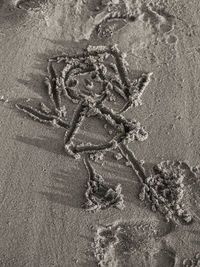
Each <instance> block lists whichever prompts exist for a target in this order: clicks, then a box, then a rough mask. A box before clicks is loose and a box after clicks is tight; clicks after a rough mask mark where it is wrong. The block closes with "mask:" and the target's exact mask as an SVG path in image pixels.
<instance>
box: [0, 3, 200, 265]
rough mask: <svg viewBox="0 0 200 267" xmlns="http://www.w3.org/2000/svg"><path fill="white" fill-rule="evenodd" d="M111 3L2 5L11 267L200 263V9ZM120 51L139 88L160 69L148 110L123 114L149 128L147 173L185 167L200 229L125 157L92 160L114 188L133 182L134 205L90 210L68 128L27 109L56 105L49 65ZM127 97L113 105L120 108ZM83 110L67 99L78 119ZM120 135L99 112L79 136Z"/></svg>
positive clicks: (4, 197) (1, 100)
mask: <svg viewBox="0 0 200 267" xmlns="http://www.w3.org/2000/svg"><path fill="white" fill-rule="evenodd" d="M102 2H103V3H101V1H95V4H94V2H93V1H89V0H88V1H81V0H78V1H64V0H62V1H52V2H51V1H39V0H38V1H36V0H35V1H31V0H30V1H14V0H12V1H11V0H10V1H0V43H1V49H0V59H1V65H0V79H1V83H0V86H1V89H0V90H1V93H0V111H1V118H0V123H1V131H0V134H1V135H0V147H1V153H0V164H1V165H0V167H1V175H0V176H1V179H0V209H1V219H0V235H1V239H0V266H13V267H14V266H16V267H18V266H19V267H21V266H42V267H43V266H44V267H46V266H70V267H71V266H80V267H81V266H83V267H84V266H87V267H90V266H91V267H93V266H98V263H99V265H100V266H153V267H154V266H155V267H158V266H159V267H162V266H163V267H165V266H166V267H171V266H175V267H177V266H198V265H197V264H198V255H196V254H197V253H198V252H199V251H200V247H199V246H200V244H199V224H200V223H199V216H200V209H199V174H198V168H193V167H195V166H198V164H199V158H200V156H199V151H200V145H199V101H198V100H199V97H200V96H199V78H198V77H199V75H198V74H199V71H200V69H199V68H200V67H199V57H200V54H199V51H200V49H199V42H200V40H199V26H200V21H199V8H200V6H199V3H198V2H197V1H194V0H193V1H190V2H188V1H186V0H177V1H171V0H168V1H161V0H153V1H147V0H146V1H144V0H140V1H139V0H136V1H128V0H127V1H114V0H113V1H102ZM115 44H117V47H118V49H119V50H120V51H121V52H122V53H125V54H124V56H125V55H126V61H127V63H128V66H127V71H128V77H129V79H130V81H134V80H137V79H139V78H140V77H141V75H142V73H153V74H152V75H151V79H150V82H149V84H148V86H147V87H146V88H145V90H144V92H143V94H142V95H141V101H142V105H138V106H133V107H131V108H130V109H129V110H127V111H126V112H124V113H123V116H124V118H125V119H132V120H133V119H136V121H139V122H140V123H141V125H142V126H144V127H145V130H146V131H147V132H148V138H147V139H146V140H144V141H142V142H140V141H137V140H136V141H133V142H130V143H129V144H128V148H129V149H130V151H132V152H133V153H134V155H135V157H136V159H137V160H138V163H141V161H144V164H143V167H144V169H145V171H146V172H147V176H148V175H151V174H153V173H152V171H153V166H154V165H157V164H159V163H160V162H162V161H167V160H169V161H170V162H174V161H180V162H185V164H183V165H184V168H185V169H186V174H185V176H184V180H183V184H184V196H183V202H184V205H185V208H186V209H187V211H188V212H190V214H191V216H192V218H193V220H192V223H186V222H183V221H178V222H174V221H171V220H169V221H167V220H166V217H165V216H164V215H163V213H162V212H159V210H157V211H153V210H152V205H151V204H152V203H151V200H150V201H149V200H148V199H146V200H144V201H143V202H141V200H140V199H139V194H140V192H141V187H142V184H141V181H140V179H138V172H137V171H138V170H136V172H135V171H134V170H133V169H134V168H132V167H131V164H130V163H129V162H128V163H127V161H128V160H127V158H126V157H124V156H123V157H122V158H121V157H120V156H119V155H118V156H119V159H117V158H118V156H117V158H116V155H117V153H119V152H120V151H115V150H113V151H112V150H110V151H108V152H106V153H105V155H104V158H103V159H101V156H100V159H99V160H96V161H95V160H92V159H91V165H92V167H93V168H94V169H95V171H96V172H97V173H98V174H100V175H101V176H102V177H103V179H104V181H105V182H106V186H108V185H109V188H111V189H112V190H116V186H117V184H120V185H121V188H122V192H119V193H120V194H123V200H124V202H123V203H124V206H125V207H124V208H123V209H122V210H120V209H118V208H116V207H113V206H112V205H110V204H109V205H108V206H106V208H105V209H104V208H102V209H101V208H99V209H98V210H97V211H93V212H89V211H88V210H87V209H85V206H84V204H85V203H86V195H85V194H86V192H91V191H87V189H88V188H90V187H88V182H90V181H91V180H89V178H88V170H87V168H85V164H84V160H83V156H81V159H78V160H76V159H75V158H74V157H73V156H70V155H69V154H68V153H66V150H65V148H64V145H65V144H64V135H65V134H66V133H65V132H66V129H64V128H63V127H57V126H56V125H54V126H52V125H48V124H44V123H40V122H38V121H35V120H33V119H32V118H31V117H30V116H29V115H28V114H26V113H24V112H22V111H20V110H19V109H17V108H16V104H18V105H19V104H21V105H25V106H32V107H34V108H35V107H37V108H38V109H39V108H40V106H38V105H39V103H40V102H43V103H44V104H45V105H47V106H48V107H49V106H50V107H52V106H51V104H50V100H49V95H48V90H47V85H46V84H45V82H44V81H45V77H47V76H49V74H48V71H47V65H48V59H49V58H51V57H54V56H59V55H66V54H67V55H69V56H74V55H77V54H80V53H82V52H83V51H84V49H86V48H87V47H88V45H92V46H100V45H102V46H106V47H109V46H112V45H115ZM111 100H112V99H111ZM114 102H115V101H114ZM116 102H117V103H113V102H112V101H108V103H107V102H106V104H107V105H108V106H111V107H112V108H113V107H114V109H116V110H117V108H119V107H121V104H120V103H119V102H118V101H116ZM118 105H119V106H118ZM122 106H123V105H122ZM76 108H77V105H76V104H75V103H71V102H70V101H69V102H67V105H66V111H67V114H66V123H69V124H70V123H71V121H72V118H73V114H74V111H75V110H76ZM54 122H55V121H54ZM110 131H111V132H110ZM114 134H115V132H114V130H113V128H112V127H111V126H106V128H105V122H102V120H99V119H96V117H90V118H89V119H88V120H85V121H84V123H83V124H82V125H81V127H80V129H79V132H78V134H77V136H75V138H77V142H79V143H81V142H85V143H87V142H91V143H92V144H102V143H104V142H108V140H110V139H111V138H112V137H113V136H114ZM75 141H76V140H75ZM133 165H134V166H133V167H135V166H136V164H133ZM138 166H139V165H138ZM89 185H91V184H89ZM104 188H105V187H104ZM106 188H107V187H106ZM115 192H117V191H115ZM92 193H94V191H92ZM104 193H105V192H104ZM104 193H103V198H105V196H106V194H104ZM95 194H96V191H95ZM120 194H119V195H120ZM95 196H99V195H98V194H97V195H95ZM117 196H118V195H117ZM101 197H102V195H101ZM112 197H113V195H112ZM115 197H116V195H115V194H114V199H115V200H116V198H115ZM104 200H105V199H104ZM106 200H109V201H108V202H109V203H110V198H107V199H106ZM112 200H113V198H112ZM106 203H107V202H106ZM101 204H102V203H101ZM104 204H105V202H104ZM168 204H169V203H168ZM140 226H141V227H140ZM143 228H144V229H145V230H144V231H145V233H146V236H143V234H142V233H141V232H142V231H143ZM102 240H103V241H102ZM119 241H120V242H119ZM144 243H145V246H143V244H144ZM105 244H106V245H105ZM101 246H104V248H103V249H101ZM136 264H137V265H136ZM192 264H193V265H192Z"/></svg>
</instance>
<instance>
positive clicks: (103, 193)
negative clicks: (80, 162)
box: [84, 154, 124, 211]
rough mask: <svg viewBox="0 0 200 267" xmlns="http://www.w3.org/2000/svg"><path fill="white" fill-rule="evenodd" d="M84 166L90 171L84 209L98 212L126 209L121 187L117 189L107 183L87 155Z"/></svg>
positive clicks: (118, 186) (117, 186)
mask: <svg viewBox="0 0 200 267" xmlns="http://www.w3.org/2000/svg"><path fill="white" fill-rule="evenodd" d="M84 164H85V166H86V169H87V171H88V183H87V190H86V192H85V197H86V203H85V204H84V207H85V208H86V209H87V210H89V211H97V210H100V209H105V208H108V207H110V206H113V207H117V208H118V209H123V208H124V196H123V194H122V188H121V185H120V184H118V185H116V186H115V187H112V186H110V185H109V184H108V183H106V182H105V181H104V179H103V177H102V176H101V175H99V174H98V173H96V171H95V169H94V168H93V167H92V165H91V163H90V161H89V157H88V155H87V154H85V157H84Z"/></svg>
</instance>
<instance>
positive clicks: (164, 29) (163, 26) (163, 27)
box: [160, 24, 172, 33]
mask: <svg viewBox="0 0 200 267" xmlns="http://www.w3.org/2000/svg"><path fill="white" fill-rule="evenodd" d="M171 30H172V26H171V25H169V24H161V25H160V31H161V33H166V32H170V31H171Z"/></svg>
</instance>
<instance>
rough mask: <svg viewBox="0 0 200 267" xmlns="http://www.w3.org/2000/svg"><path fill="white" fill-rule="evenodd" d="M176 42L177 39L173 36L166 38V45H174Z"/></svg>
mask: <svg viewBox="0 0 200 267" xmlns="http://www.w3.org/2000/svg"><path fill="white" fill-rule="evenodd" d="M176 42H177V37H176V36H175V35H169V36H168V38H167V43H168V44H174V43H176Z"/></svg>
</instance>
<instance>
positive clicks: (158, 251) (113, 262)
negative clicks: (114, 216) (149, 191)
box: [94, 221, 176, 267]
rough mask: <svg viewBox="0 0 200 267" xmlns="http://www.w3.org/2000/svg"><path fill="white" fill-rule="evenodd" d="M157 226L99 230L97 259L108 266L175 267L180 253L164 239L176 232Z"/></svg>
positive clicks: (119, 225)
mask: <svg viewBox="0 0 200 267" xmlns="http://www.w3.org/2000/svg"><path fill="white" fill-rule="evenodd" d="M158 229H159V227H158V226H156V225H155V224H154V223H144V222H138V223H133V222H123V221H122V222H115V223H114V224H112V225H108V226H105V227H99V228H98V229H97V232H96V236H95V242H94V245H95V246H94V247H95V257H96V259H97V261H98V264H99V266H102V267H103V266H104V267H106V266H107V267H122V266H127V267H131V266H138V267H145V266H146V267H147V266H148V267H149V266H153V267H161V266H167V267H174V266H175V264H176V252H175V251H174V250H173V249H172V248H170V247H169V246H168V245H166V242H163V241H164V237H165V236H166V235H167V234H169V232H171V231H172V228H169V227H167V228H166V229H165V226H164V227H163V229H162V230H160V229H159V231H158Z"/></svg>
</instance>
